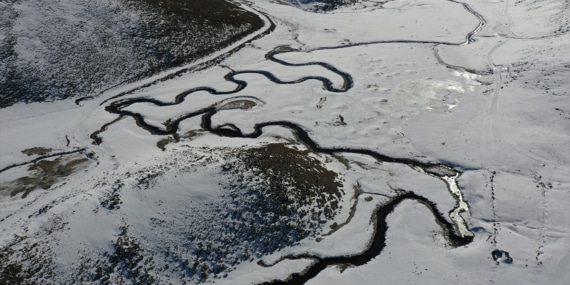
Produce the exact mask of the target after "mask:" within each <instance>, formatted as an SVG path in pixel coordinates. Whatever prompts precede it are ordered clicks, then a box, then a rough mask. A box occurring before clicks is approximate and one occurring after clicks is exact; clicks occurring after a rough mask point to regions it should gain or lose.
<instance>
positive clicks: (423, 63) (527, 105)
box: [0, 0, 570, 284]
mask: <svg viewBox="0 0 570 285" xmlns="http://www.w3.org/2000/svg"><path fill="white" fill-rule="evenodd" d="M281 2H283V3H279V2H276V1H265V0H255V1H250V2H248V3H247V4H245V3H243V4H242V7H244V8H246V9H248V10H251V11H253V12H254V13H256V14H258V15H259V17H261V18H262V19H263V21H264V23H265V26H264V28H263V29H262V30H260V31H258V32H257V33H255V34H252V35H250V36H249V37H247V38H244V39H243V40H241V41H240V42H238V43H236V44H235V45H233V46H231V47H228V48H226V49H223V50H220V51H219V52H218V53H216V54H212V55H211V56H210V57H206V58H203V59H202V60H201V61H199V62H197V63H195V64H194V65H193V64H190V65H186V66H182V67H179V68H177V69H173V70H169V71H166V72H164V73H162V74H159V75H156V76H154V77H150V78H147V79H144V80H141V81H137V82H132V83H129V84H125V85H121V86H117V87H115V88H113V89H111V90H108V91H106V92H104V93H102V94H101V95H100V96H97V97H95V98H92V99H87V100H83V101H81V102H79V103H78V104H75V102H73V101H71V100H63V101H58V102H44V103H33V104H16V105H14V106H11V107H8V108H4V109H0V249H1V251H0V273H2V274H0V281H3V282H12V283H17V282H23V280H26V281H29V282H37V283H42V284H79V283H81V284H108V283H110V284H145V283H146V284H168V283H172V284H188V283H190V284H194V283H201V282H213V283H219V284H259V283H264V282H275V283H279V282H278V281H287V280H288V278H293V277H295V276H303V274H306V273H307V272H309V271H311V270H309V271H307V272H305V271H306V270H307V269H312V268H316V265H315V264H318V263H319V262H325V261H326V262H330V263H327V264H329V265H328V266H325V267H324V268H323V269H322V270H321V271H318V272H317V274H316V275H315V276H314V277H312V278H308V280H306V281H307V282H306V283H307V284H377V283H378V282H380V281H381V282H382V283H389V284H499V283H501V284H565V283H566V282H568V280H570V273H569V272H570V214H569V213H570V206H569V205H570V176H569V175H568V173H570V152H568V150H567V149H568V146H569V145H570V93H569V90H570V81H568V78H570V53H568V52H567V51H568V50H570V23H569V17H570V16H569V15H570V6H569V2H568V1H563V0H562V1H559V0H543V1H483V0H466V1H464V2H455V1H435V0H422V1H408V0H397V1H390V2H385V3H383V2H380V1H354V3H353V2H350V1H347V2H350V3H348V4H349V5H345V6H339V7H337V9H335V10H332V11H329V12H325V10H326V9H319V10H318V11H319V13H311V12H309V11H314V9H313V6H303V5H305V4H307V5H309V4H310V3H308V2H311V1H299V2H298V3H296V5H290V1H281ZM463 4H466V6H464V5H463ZM0 5H5V4H0ZM70 5H71V4H70ZM299 5H301V6H299ZM299 7H301V8H304V9H299ZM272 23H273V24H274V25H275V28H274V30H272V31H271V32H270V33H267V34H265V35H264V36H263V37H259V38H255V37H256V36H258V35H260V34H262V33H263V32H264V31H266V30H269V29H270V28H271V27H272ZM22 27H25V28H30V26H28V25H23V26H22ZM470 34H472V37H470V36H469V35H470ZM0 39H2V38H0ZM241 43H245V44H244V45H243V46H242V47H241V48H240V49H236V50H232V48H234V47H236V46H239V45H240V44H241ZM230 51H231V52H230ZM21 52H22V53H24V52H25V50H24V49H22V50H21ZM228 52H229V56H227V57H222V58H217V60H218V61H217V64H214V65H212V66H210V67H208V68H205V69H200V68H195V67H196V66H197V65H198V64H201V63H207V62H208V60H210V59H216V57H217V56H219V55H224V54H226V53H228ZM28 55H29V56H30V57H31V56H34V55H35V52H34V51H30V52H28ZM169 74H176V76H169ZM348 76H349V77H350V79H351V80H347V78H348ZM240 82H246V83H247V85H240V84H242V83H240ZM324 82H328V83H326V84H323V83H324ZM202 87H208V88H202ZM119 114H120V115H119ZM261 123H266V126H264V127H260V125H259V124H261ZM285 123H287V124H285ZM295 126H296V127H298V129H295V128H296V127H295ZM208 130H210V131H208ZM301 130H302V131H301ZM304 132H306V136H304ZM166 133H168V134H166ZM161 134H162V135H161ZM238 134H239V135H238ZM240 136H241V137H240ZM248 136H249V138H248ZM307 137H308V138H307ZM303 141H304V142H305V143H303ZM308 141H311V142H314V145H312V144H311V143H308ZM315 146H317V147H315ZM355 150H359V151H360V152H359V151H355ZM371 153H373V154H376V155H377V157H374V156H373V154H371ZM378 155H385V157H384V159H379V158H378V157H379V156H378ZM389 158H392V159H389ZM58 159H59V160H58ZM72 161H79V162H74V163H71V164H70V162H72ZM409 161H414V162H415V163H416V164H414V163H408V162H409ZM427 163H436V164H442V165H445V166H446V167H444V166H441V165H440V166H431V167H427V166H426V165H427ZM456 174H459V176H458V177H457V178H456V179H453V177H455V175H456ZM34 183H36V184H37V185H39V186H38V187H37V189H35V188H34V187H33V186H34V185H36V184H34ZM42 185H44V186H49V187H43V188H46V189H43V188H42V187H41V186H42ZM30 187H31V188H30ZM30 189H32V190H30ZM34 189H35V190H34ZM24 193H26V195H24ZM403 193H414V194H415V195H418V196H421V197H423V198H425V200H421V199H405V200H403V201H401V202H400V203H398V204H397V205H395V206H394V210H393V211H392V212H391V213H390V214H389V215H387V217H386V225H387V229H385V231H386V232H385V236H384V238H385V240H384V247H383V248H382V249H381V251H380V253H379V254H377V255H374V256H372V257H371V258H370V259H369V260H367V261H366V262H364V264H363V265H360V266H352V265H351V264H353V263H350V262H347V261H344V262H343V257H354V256H357V255H359V254H360V253H363V252H366V251H367V250H368V249H369V247H370V246H371V245H372V244H373V242H372V241H373V239H374V238H375V237H378V233H381V232H382V229H379V228H377V227H376V226H377V225H379V224H380V225H381V223H379V222H381V221H377V220H376V219H375V217H376V211H377V210H378V209H382V207H383V206H386V205H390V202H391V201H394V199H396V198H397V197H400V196H401V195H403ZM426 201H429V202H426ZM434 205H435V206H434ZM462 207H467V209H466V210H461V209H463V208H462ZM437 217H441V219H438V218H437ZM463 221H464V222H465V223H463ZM446 225H451V228H449V227H446ZM463 227H465V228H463ZM450 233H456V234H459V235H461V236H463V237H470V236H471V234H472V235H473V236H472V241H471V242H469V243H467V244H464V245H461V246H457V243H454V242H453V239H452V238H450ZM335 258H338V262H335V260H336V259H335ZM0 283H1V282H0Z"/></svg>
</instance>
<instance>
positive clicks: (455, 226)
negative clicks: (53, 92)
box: [91, 0, 492, 284]
mask: <svg viewBox="0 0 570 285" xmlns="http://www.w3.org/2000/svg"><path fill="white" fill-rule="evenodd" d="M448 1H450V2H453V3H456V4H459V5H462V6H463V7H464V8H465V9H466V10H467V11H468V12H469V13H471V14H472V15H473V16H474V17H476V18H477V19H478V20H479V24H478V25H477V27H476V28H474V29H473V30H472V31H470V32H469V33H467V35H466V36H465V41H464V42H462V43H452V42H443V41H442V42H438V41H413V40H390V41H371V42H362V43H351V44H347V45H342V46H331V47H321V48H316V49H313V50H312V51H315V50H330V49H343V48H349V47H354V46H361V45H372V44H387V43H405V44H429V45H433V46H434V54H435V56H436V57H437V59H438V61H439V62H440V64H441V63H442V62H441V59H440V58H439V56H437V50H436V47H437V46H438V45H454V46H460V45H467V44H470V43H472V42H474V41H475V40H474V36H475V34H476V33H477V32H479V31H480V30H481V28H482V27H483V26H484V25H485V24H486V21H485V19H484V17H483V16H482V15H481V14H479V13H477V12H476V11H475V10H473V9H472V8H471V7H470V6H469V5H468V4H466V3H462V2H458V1H454V0H448ZM269 21H270V20H269ZM270 22H271V27H270V29H268V32H270V30H272V29H273V28H274V27H275V26H274V24H273V22H272V21H270ZM242 46H243V45H242ZM235 50H236V49H234V50H232V51H230V53H233V52H235ZM299 51H300V50H296V49H292V48H290V47H284V46H281V47H276V48H275V49H273V50H272V51H270V52H268V53H267V54H266V59H267V60H270V61H273V62H276V63H279V64H281V65H285V66H293V67H299V66H309V65H313V66H315V65H318V66H320V67H322V68H325V69H327V70H329V71H331V72H333V73H335V74H337V75H339V76H340V77H341V78H342V79H343V84H342V86H340V87H335V86H334V84H333V83H332V81H331V80H330V79H328V78H325V77H321V76H306V77H301V78H299V79H297V80H292V81H284V80H281V79H279V78H278V77H276V76H275V75H274V74H272V73H270V72H268V71H264V70H241V71H233V70H232V71H231V72H229V73H227V74H226V75H225V77H224V78H225V80H226V81H229V82H232V83H234V84H235V85H236V87H235V88H234V89H233V90H229V91H220V90H217V89H215V88H213V87H209V86H203V87H196V88H192V89H188V90H186V91H184V92H181V93H179V94H178V95H177V96H176V97H175V100H174V101H172V102H165V101H161V100H157V99H153V98H140V97H139V98H138V97H135V98H126V99H119V98H120V97H122V96H124V95H127V94H131V93H132V92H134V91H135V90H136V89H133V90H131V91H129V92H124V93H121V94H118V95H115V96H113V97H111V98H109V99H107V100H105V101H104V102H103V103H102V104H105V103H107V102H109V101H112V100H115V99H117V100H116V101H112V102H111V103H110V104H108V105H107V106H106V107H105V110H106V111H108V112H110V113H113V114H116V115H118V118H117V119H115V120H114V121H112V122H109V123H107V124H105V125H103V126H102V127H101V129H99V130H98V131H96V132H94V133H93V134H92V135H91V138H92V139H93V143H94V144H100V143H102V142H103V140H102V139H101V138H100V137H99V134H100V133H102V132H104V131H105V130H106V129H107V128H108V126H109V125H111V124H113V123H114V122H116V121H118V120H120V119H121V118H124V117H131V118H133V119H134V120H135V121H136V124H137V125H138V126H139V127H141V128H143V129H145V130H146V131H148V132H150V133H151V134H154V135H161V136H166V135H172V136H174V137H178V135H177V132H178V130H179V126H180V123H181V122H182V121H184V120H186V119H189V118H193V117H197V116H201V127H202V129H204V130H206V131H208V132H210V133H212V134H215V135H218V136H223V137H239V138H252V139H255V138H258V137H260V136H261V135H262V134H263V129H264V128H265V127H269V126H280V127H283V128H287V129H289V130H291V131H292V132H293V133H294V134H295V136H296V137H297V139H298V140H299V141H300V142H302V143H303V144H305V145H306V146H307V147H308V148H310V149H311V150H313V151H315V152H318V153H322V154H329V155H332V154H342V153H351V154H360V155H366V156H369V157H372V158H374V159H376V160H377V161H381V162H388V163H398V164H405V165H407V166H409V167H411V168H413V169H414V170H416V171H418V172H421V173H424V174H426V175H430V176H433V177H437V178H439V179H441V180H442V181H443V182H445V183H446V184H447V188H448V191H449V192H450V193H451V195H452V196H453V197H454V199H455V200H456V206H455V208H454V209H452V210H451V211H450V212H449V213H448V215H449V218H450V220H451V221H452V223H450V222H448V221H447V220H446V219H445V218H444V215H443V214H441V213H440V212H439V210H438V209H437V206H436V205H435V204H434V203H433V202H431V201H430V200H428V199H427V198H425V197H422V196H419V195H417V194H415V193H413V192H406V191H401V192H399V193H400V194H399V195H397V196H396V197H394V198H392V199H391V200H390V201H389V202H388V203H386V204H383V205H381V206H379V207H378V208H377V209H376V211H375V216H374V217H373V218H374V219H373V220H374V223H375V232H374V234H373V236H372V238H371V241H370V243H369V245H368V247H367V248H366V249H364V250H363V251H362V252H360V253H355V254H354V255H350V256H333V257H320V256H316V255H312V254H309V253H306V254H301V255H294V256H285V257H283V258H282V259H281V260H285V259H293V260H294V259H311V260H313V261H314V262H313V263H312V264H311V265H310V266H309V267H308V268H306V269H305V270H304V271H303V272H299V273H293V274H291V275H290V276H289V277H288V278H287V279H286V280H272V281H269V282H267V283H264V284H302V283H305V282H306V281H308V280H310V279H311V278H313V277H315V276H317V275H318V274H319V272H321V271H322V270H324V269H325V268H327V267H328V266H330V265H339V264H345V265H351V266H359V265H363V264H366V263H367V262H368V261H370V260H371V259H373V258H374V257H376V256H378V255H379V254H380V253H381V252H382V249H383V248H384V246H385V234H386V230H387V225H386V217H387V216H388V215H389V214H390V213H391V212H392V210H393V209H394V208H395V207H396V206H397V205H398V204H399V203H400V202H402V201H404V200H408V199H411V200H415V201H417V202H420V203H422V204H424V205H425V206H426V207H428V209H429V210H430V211H431V212H432V213H433V215H434V217H435V219H436V220H437V222H438V223H439V225H440V226H441V227H442V229H443V230H444V232H445V234H446V237H447V239H448V241H449V242H450V244H451V245H453V246H461V245H465V244H467V243H469V242H471V241H472V240H473V233H472V232H471V231H469V229H468V227H467V225H466V223H465V221H464V219H463V218H462V217H461V215H460V213H462V212H468V211H469V209H468V205H467V203H466V202H465V201H464V200H463V196H462V193H461V191H460V190H459V187H458V185H457V182H456V179H457V178H458V177H459V176H460V175H461V173H460V172H459V171H457V170H455V169H453V168H451V167H449V166H446V165H444V164H438V163H429V162H423V161H420V160H416V159H411V158H398V157H391V156H388V155H386V154H382V153H379V152H376V151H372V150H369V149H365V148H348V147H343V146H338V147H329V148H326V147H322V146H320V145H318V144H317V143H316V142H315V141H314V140H313V139H312V138H311V137H310V136H309V134H308V132H307V131H306V130H305V129H304V127H303V126H300V125H298V124H295V123H292V122H288V121H269V122H260V123H257V124H255V125H254V127H253V129H254V131H253V132H251V133H243V132H242V131H241V130H240V129H239V128H238V127H237V126H235V125H233V124H231V123H229V124H225V125H222V126H212V117H213V116H214V115H215V114H216V113H218V112H219V111H222V110H223V108H222V107H221V106H222V104H220V102H218V103H216V104H213V105H210V106H208V107H205V108H202V109H199V110H196V111H193V112H189V113H186V114H184V115H182V116H180V117H178V118H176V119H173V120H169V121H168V122H165V123H164V128H162V127H157V126H154V125H151V124H149V123H147V122H146V120H145V117H144V116H143V115H141V114H139V113H136V112H132V111H128V110H125V108H126V107H128V106H131V105H132V104H135V103H148V104H153V105H155V106H159V107H162V106H172V105H177V104H180V103H182V102H184V101H185V100H186V99H187V98H188V96H189V95H191V94H193V93H195V92H199V91H204V92H208V93H210V94H211V95H215V96H218V95H232V94H236V93H238V92H240V91H241V90H243V89H244V88H246V87H247V82H246V81H244V80H239V79H236V78H235V77H236V76H237V75H240V74H259V75H263V76H265V77H266V78H267V79H268V80H270V81H271V82H273V83H275V84H298V83H301V82H304V81H307V80H317V81H320V82H321V83H322V86H323V88H324V89H325V90H327V91H329V92H334V93H342V92H346V91H348V90H349V89H351V88H352V87H353V80H352V76H351V75H350V74H348V73H346V72H344V71H341V70H340V69H338V68H336V67H334V66H332V65H330V64H328V63H326V62H316V61H315V62H307V63H298V64H295V63H290V62H287V61H284V60H281V59H278V58H276V55H278V54H281V53H288V52H299ZM305 52H308V51H305ZM226 56H227V55H225V56H222V58H225V57H226ZM216 62H219V59H218V58H216V59H213V60H211V61H209V62H208V64H209V65H208V64H207V66H211V65H212V64H215V63H216ZM207 66H206V67H207ZM448 68H454V69H455V68H458V67H456V66H448ZM188 71H189V70H186V71H182V72H188ZM480 73H483V74H489V73H492V71H483V72H480ZM172 77H173V76H172V75H170V76H168V77H165V78H163V79H159V80H157V81H154V82H153V83H150V84H147V85H144V86H141V87H139V88H137V89H140V88H145V87H147V86H149V85H152V84H155V83H156V82H158V81H164V80H168V79H170V78H172ZM240 98H243V96H240ZM224 99H232V98H228V97H224ZM251 99H254V100H259V99H257V98H251ZM224 101H225V100H224ZM278 262H279V261H278ZM260 265H262V266H272V265H265V264H260Z"/></svg>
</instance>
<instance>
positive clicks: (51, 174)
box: [0, 156, 89, 198]
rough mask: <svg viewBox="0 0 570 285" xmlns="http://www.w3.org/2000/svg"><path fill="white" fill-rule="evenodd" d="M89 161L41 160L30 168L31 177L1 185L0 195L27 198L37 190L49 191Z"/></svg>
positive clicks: (74, 158)
mask: <svg viewBox="0 0 570 285" xmlns="http://www.w3.org/2000/svg"><path fill="white" fill-rule="evenodd" d="M88 162H89V160H88V159H87V158H84V157H77V156H75V157H73V158H63V157H59V158H56V159H54V160H49V159H44V160H40V161H38V162H36V163H34V164H32V165H30V166H29V167H28V171H29V173H30V174H29V175H28V176H23V177H20V178H18V179H16V180H13V181H10V182H5V183H1V184H0V195H6V194H7V195H9V196H11V197H14V196H16V195H19V194H22V198H26V197H27V196H28V194H29V193H30V192H32V191H34V190H36V189H49V188H51V187H52V186H53V184H55V183H57V182H58V181H60V180H61V179H62V178H65V177H67V176H69V175H71V174H73V173H74V172H76V171H78V170H79V169H81V168H82V167H83V166H86V165H87V163H88Z"/></svg>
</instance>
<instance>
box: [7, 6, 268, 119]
mask: <svg viewBox="0 0 570 285" xmlns="http://www.w3.org/2000/svg"><path fill="white" fill-rule="evenodd" d="M72 2H73V5H65V4H67V3H62V4H55V6H53V7H52V9H45V7H44V5H45V4H44V3H43V1H39V0H15V1H8V2H6V3H0V8H1V9H0V108H3V107H7V106H10V105H13V104H15V103H17V102H26V103H29V102H41V101H51V100H56V99H64V98H69V97H79V96H87V95H94V94H97V93H98V92H101V91H103V90H104V89H105V88H108V87H111V86H115V85H118V84H121V83H124V82H129V81H135V80H138V79H141V78H144V77H147V76H150V75H153V74H156V73H157V72H160V71H162V70H165V69H168V68H171V67H175V66H179V65H182V64H184V63H187V62H191V61H193V60H195V59H197V58H199V57H203V56H205V55H207V54H209V53H211V52H213V51H215V50H217V49H220V48H222V47H225V46H228V45H229V44H231V43H232V42H235V41H236V40H238V39H240V38H242V37H244V36H245V35H247V34H249V33H251V32H253V31H255V30H257V29H259V28H261V27H262V26H263V21H262V20H261V19H259V18H258V17H257V16H256V15H255V14H253V13H250V12H247V11H245V10H243V9H242V8H239V7H238V6H237V5H235V4H232V3H230V2H227V1H225V0H157V1H155V0H144V1H135V0H106V1H88V0H78V1H72ZM17 4H19V5H23V6H24V7H25V8H26V9H25V10H22V11H21V10H19V9H20V8H18V6H16V5H17ZM69 7H71V8H69ZM26 11H32V12H30V13H27V12H26ZM58 13H59V14H58ZM19 21H26V23H28V24H26V26H25V28H24V30H18V29H15V28H14V25H15V24H16V23H17V22H19ZM26 28H28V29H26ZM2 36H3V37H2ZM34 42H36V43H37V42H41V43H42V44H41V45H40V46H37V45H34V44H33V43H34ZM22 51H24V52H26V53H27V54H28V55H22V54H20V52H22Z"/></svg>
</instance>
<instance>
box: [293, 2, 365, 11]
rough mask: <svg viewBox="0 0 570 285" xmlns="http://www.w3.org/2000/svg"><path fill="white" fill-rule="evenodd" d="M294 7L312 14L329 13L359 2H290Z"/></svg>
mask: <svg viewBox="0 0 570 285" xmlns="http://www.w3.org/2000/svg"><path fill="white" fill-rule="evenodd" d="M290 1H291V4H293V5H294V6H297V7H300V8H303V9H306V10H310V11H313V12H329V11H333V10H335V9H338V8H339V7H342V6H347V5H352V4H354V3H357V2H359V1H360V0H290Z"/></svg>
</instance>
